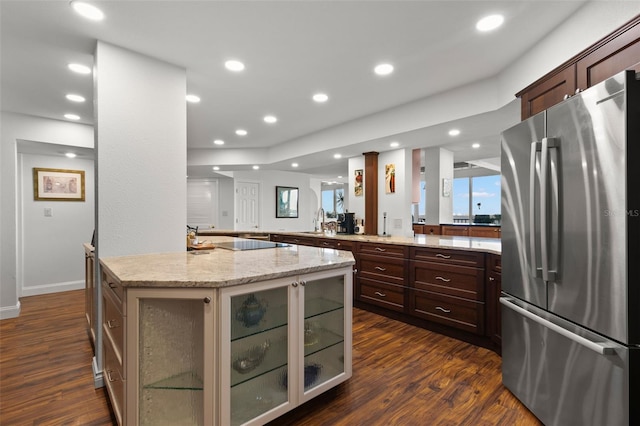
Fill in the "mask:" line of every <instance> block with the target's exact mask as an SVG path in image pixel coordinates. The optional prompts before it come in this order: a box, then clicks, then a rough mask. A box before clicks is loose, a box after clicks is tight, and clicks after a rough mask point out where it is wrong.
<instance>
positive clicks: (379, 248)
mask: <svg viewBox="0 0 640 426" xmlns="http://www.w3.org/2000/svg"><path fill="white" fill-rule="evenodd" d="M376 250H378V251H387V249H383V248H381V247H376Z"/></svg>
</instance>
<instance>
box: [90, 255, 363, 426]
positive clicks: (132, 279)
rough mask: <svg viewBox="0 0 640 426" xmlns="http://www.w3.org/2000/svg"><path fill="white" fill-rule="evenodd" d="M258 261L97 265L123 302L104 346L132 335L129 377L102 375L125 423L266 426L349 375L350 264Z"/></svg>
mask: <svg viewBox="0 0 640 426" xmlns="http://www.w3.org/2000/svg"><path fill="white" fill-rule="evenodd" d="M253 252H254V253H251V252H234V251H226V250H221V249H216V250H214V251H211V252H209V253H207V254H194V253H172V254H158V255H137V256H123V257H113V258H106V259H101V260H100V264H101V267H102V274H103V275H102V276H103V283H104V288H103V292H105V295H108V296H109V297H113V294H112V293H114V294H116V290H117V291H118V293H117V294H116V295H117V296H121V300H122V301H123V303H122V314H120V315H121V316H119V317H118V318H117V321H115V320H114V319H113V318H111V317H114V315H115V310H113V309H112V310H109V309H106V310H105V311H104V317H103V325H104V327H105V330H108V331H107V332H106V333H107V334H105V337H106V343H109V342H110V341H111V340H113V336H111V334H113V333H111V331H112V329H111V328H109V325H111V326H113V325H114V324H116V323H117V324H118V325H120V324H121V325H122V330H123V333H124V336H122V337H121V338H118V339H116V340H118V341H120V340H122V342H123V344H118V345H116V346H118V349H119V351H117V352H118V354H120V351H121V356H117V357H113V356H112V357H111V358H115V359H117V360H118V361H120V360H121V361H122V362H117V363H115V362H114V364H116V367H118V368H117V369H118V370H119V369H122V371H121V372H119V374H118V375H115V374H114V371H116V368H115V367H113V366H111V365H110V364H109V362H107V363H106V364H105V367H104V368H105V371H104V374H105V376H107V377H114V382H113V383H115V384H117V385H119V386H120V387H116V386H115V385H114V384H113V383H111V382H110V383H109V384H110V385H112V386H110V387H109V386H108V388H109V390H110V392H109V397H110V398H111V399H112V403H113V406H114V410H115V411H116V418H117V420H118V423H119V424H121V425H122V424H126V425H154V426H158V425H177V424H180V425H225V426H226V425H260V424H264V423H266V422H268V421H271V420H273V419H275V418H277V417H279V416H281V415H282V414H284V413H286V412H287V411H289V410H291V409H293V408H295V407H297V406H298V405H300V404H302V403H304V402H306V401H308V400H310V399H312V398H314V397H316V396H318V395H320V394H321V393H323V392H325V391H326V390H328V389H330V388H333V387H334V386H336V385H338V384H340V383H342V382H344V381H346V380H347V379H349V378H350V377H351V359H352V355H351V350H352V338H351V319H352V286H353V264H354V263H355V262H354V259H353V255H352V254H351V253H350V252H344V251H338V250H333V249H319V248H312V247H296V246H289V247H282V248H274V249H268V250H254V251H253ZM257 252H260V253H257ZM256 256H259V260H260V261H261V263H260V264H259V266H256V265H258V263H257V262H256ZM245 262H246V265H247V266H246V267H243V268H238V265H240V264H241V265H244V264H245ZM163 265H166V266H163ZM163 268H165V269H164V271H166V272H165V273H163ZM259 270H262V273H260V272H259ZM111 311H113V312H111ZM116 337H117V336H116ZM112 346H113V345H112ZM120 347H121V348H120ZM110 348H111V346H109V345H108V344H106V345H105V347H104V356H105V359H106V360H107V361H108V360H109V359H110V358H109V355H110V353H111V352H113V350H111V349H110ZM116 379H117V380H116ZM121 388H122V389H121Z"/></svg>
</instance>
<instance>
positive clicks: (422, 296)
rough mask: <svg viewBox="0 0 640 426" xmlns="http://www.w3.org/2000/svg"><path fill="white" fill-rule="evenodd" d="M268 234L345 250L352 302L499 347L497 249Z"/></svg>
mask: <svg viewBox="0 0 640 426" xmlns="http://www.w3.org/2000/svg"><path fill="white" fill-rule="evenodd" d="M457 228H459V227H457ZM271 240H272V241H278V242H285V243H289V244H300V245H309V246H314V247H327V248H335V249H339V250H350V251H351V252H352V253H353V255H354V257H355V259H356V266H355V268H356V274H355V279H354V281H353V285H354V291H353V305H354V306H355V307H357V308H360V309H365V310H367V311H370V312H374V313H377V314H379V315H384V316H386V317H389V318H393V319H395V320H398V321H402V322H405V323H408V324H413V325H416V326H418V327H423V328H426V329H428V330H432V331H435V332H437V333H441V334H445V335H447V336H450V337H453V338H456V339H459V340H463V341H466V342H469V343H472V344H474V345H478V346H482V347H485V348H489V349H492V350H494V351H495V352H497V353H500V352H501V347H500V345H501V340H500V303H499V298H500V281H499V280H500V268H499V265H500V255H499V254H493V253H485V252H482V251H476V250H457V249H449V248H433V247H422V246H413V245H403V244H393V243H377V242H359V241H350V240H347V239H336V238H330V237H328V238H325V237H322V236H317V237H316V236H313V237H311V236H310V237H301V236H296V235H287V234H272V235H271Z"/></svg>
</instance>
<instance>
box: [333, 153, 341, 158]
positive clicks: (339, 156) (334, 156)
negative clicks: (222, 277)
mask: <svg viewBox="0 0 640 426" xmlns="http://www.w3.org/2000/svg"><path fill="white" fill-rule="evenodd" d="M333 158H342V154H333Z"/></svg>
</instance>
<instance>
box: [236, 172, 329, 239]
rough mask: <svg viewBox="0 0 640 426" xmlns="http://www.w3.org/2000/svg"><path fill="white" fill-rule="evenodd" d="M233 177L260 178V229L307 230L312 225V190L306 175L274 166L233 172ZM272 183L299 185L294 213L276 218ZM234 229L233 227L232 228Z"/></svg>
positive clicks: (250, 179) (273, 184)
mask: <svg viewBox="0 0 640 426" xmlns="http://www.w3.org/2000/svg"><path fill="white" fill-rule="evenodd" d="M234 178H235V180H236V181H247V182H260V228H259V229H260V230H264V231H311V230H313V229H314V225H315V224H314V221H313V220H314V218H315V214H316V209H314V206H315V202H316V201H315V200H316V197H317V196H316V194H315V192H314V190H313V189H312V188H311V180H310V177H309V175H307V174H303V173H294V172H281V171H275V170H265V171H262V170H256V171H248V172H236V173H234ZM276 186H294V187H297V188H298V189H299V194H298V195H299V200H298V201H299V203H298V208H299V210H298V217H297V218H276ZM234 229H235V228H234Z"/></svg>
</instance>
